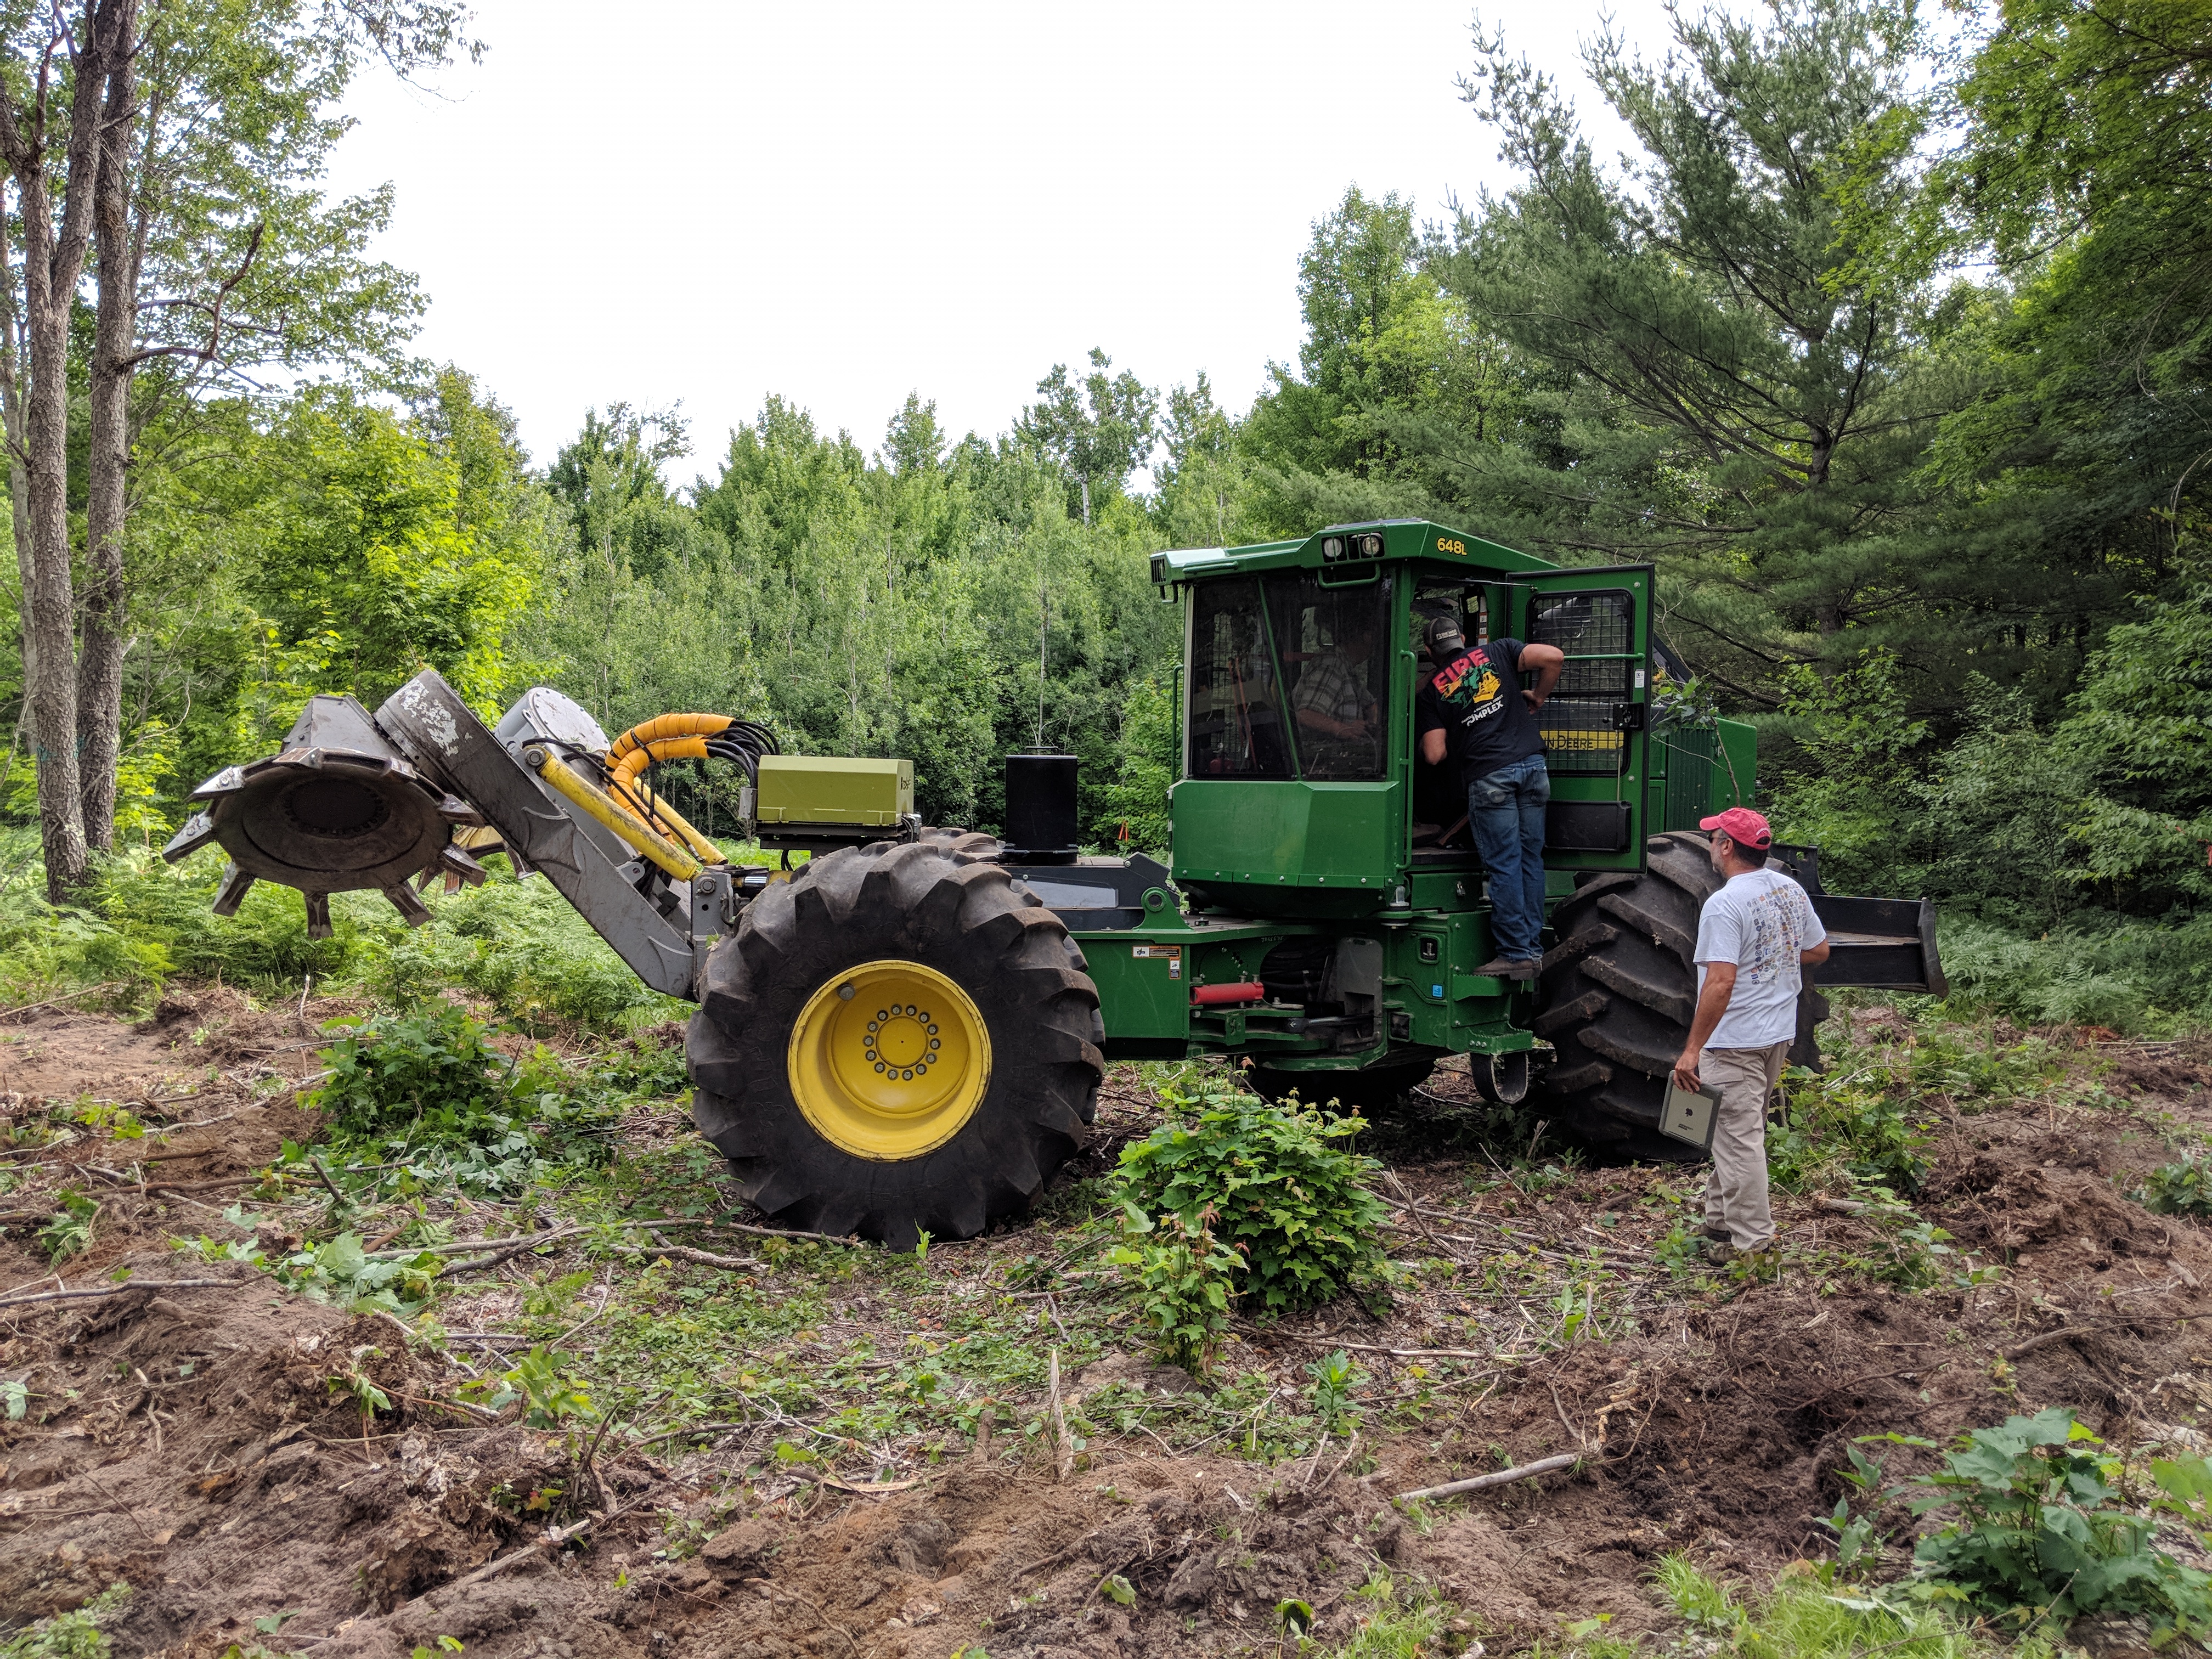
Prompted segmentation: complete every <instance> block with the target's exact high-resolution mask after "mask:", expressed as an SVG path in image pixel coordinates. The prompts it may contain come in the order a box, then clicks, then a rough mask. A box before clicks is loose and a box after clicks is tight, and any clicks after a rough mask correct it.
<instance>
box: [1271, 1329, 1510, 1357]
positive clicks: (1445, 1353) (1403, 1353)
mask: <svg viewBox="0 0 2212 1659" xmlns="http://www.w3.org/2000/svg"><path fill="white" fill-rule="evenodd" d="M1241 1330H1242V1332H1243V1334H1246V1335H1249V1336H1254V1337H1259V1338H1262V1339H1272V1338H1275V1337H1287V1338H1288V1339H1289V1340H1291V1341H1293V1342H1304V1343H1307V1344H1310V1346H1314V1347H1316V1348H1348V1349H1350V1350H1351V1351H1352V1352H1353V1353H1382V1354H1388V1355H1389V1356H1390V1358H1393V1359H1493V1358H1497V1356H1496V1355H1494V1354H1486V1353H1477V1352H1475V1351H1474V1349H1473V1348H1383V1347H1377V1346H1376V1345H1375V1344H1374V1343H1372V1342H1340V1341H1339V1340H1337V1339H1336V1338H1334V1337H1333V1336H1307V1335H1305V1334H1303V1333H1301V1332H1298V1331H1263V1330H1261V1329H1260V1328H1259V1327H1257V1326H1255V1325H1246V1326H1243V1327H1242V1328H1241Z"/></svg>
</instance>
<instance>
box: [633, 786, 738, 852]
mask: <svg viewBox="0 0 2212 1659" xmlns="http://www.w3.org/2000/svg"><path fill="white" fill-rule="evenodd" d="M608 793H610V794H611V795H613V796H614V798H615V799H616V800H617V802H619V803H620V804H621V805H623V806H625V807H627V808H629V810H630V811H633V812H635V813H636V814H637V816H638V817H641V818H642V819H644V820H645V821H646V822H647V823H651V824H654V825H655V826H656V827H657V826H658V825H659V824H661V823H665V824H666V825H667V826H668V827H669V828H670V829H673V830H674V831H675V832H676V834H677V836H678V838H679V839H680V840H682V841H683V842H684V844H685V845H686V846H688V847H690V849H691V850H692V851H693V852H694V853H696V854H698V855H699V862H700V863H702V864H727V863H728V862H729V861H730V860H729V859H728V858H727V857H726V855H725V854H724V853H723V851H722V849H721V848H719V847H717V846H715V845H714V842H711V841H708V839H707V838H706V836H702V835H701V834H700V833H699V832H698V831H697V830H696V829H693V828H692V826H691V821H690V819H689V818H687V817H684V814H683V813H681V812H679V811H677V810H676V809H675V808H674V807H672V806H671V805H669V804H668V802H667V799H666V798H665V797H664V796H660V795H656V794H654V793H653V792H652V791H651V790H649V789H647V788H646V787H645V786H644V785H643V784H642V783H632V784H629V786H627V787H624V786H623V785H621V784H617V785H616V786H615V787H614V788H613V789H611V790H610V791H608Z"/></svg>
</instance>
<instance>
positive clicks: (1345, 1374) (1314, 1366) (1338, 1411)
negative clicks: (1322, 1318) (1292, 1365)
mask: <svg viewBox="0 0 2212 1659" xmlns="http://www.w3.org/2000/svg"><path fill="white" fill-rule="evenodd" d="M1306 1375H1307V1376H1310V1377H1311V1378H1313V1389H1312V1391H1311V1393H1310V1395H1309V1396H1308V1397H1309V1398H1310V1399H1311V1400H1312V1401H1313V1408H1314V1414H1315V1415H1316V1417H1318V1418H1320V1419H1321V1420H1322V1425H1323V1426H1324V1427H1326V1428H1327V1429H1328V1430H1329V1431H1330V1432H1332V1433H1334V1434H1341V1433H1343V1432H1344V1431H1345V1430H1346V1429H1348V1428H1350V1427H1351V1426H1352V1424H1353V1423H1354V1422H1355V1421H1357V1420H1358V1415H1359V1410H1358V1406H1357V1405H1356V1404H1355V1403H1354V1401H1353V1400H1352V1390H1353V1389H1357V1388H1358V1387H1359V1386H1360V1385H1361V1384H1362V1383H1365V1382H1366V1381H1367V1374H1366V1373H1365V1372H1364V1371H1363V1370H1360V1369H1359V1367H1358V1366H1357V1365H1355V1364H1352V1356H1351V1355H1349V1354H1347V1353H1346V1352H1345V1351H1344V1350H1343V1349H1341V1348H1339V1349H1338V1350H1337V1351H1336V1352H1334V1353H1332V1354H1328V1355H1326V1356H1324V1357H1323V1358H1319V1359H1316V1360H1314V1361H1312V1362H1311V1363H1310V1364H1308V1365H1307V1366H1306Z"/></svg>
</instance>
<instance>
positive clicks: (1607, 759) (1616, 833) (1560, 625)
mask: <svg viewBox="0 0 2212 1659" xmlns="http://www.w3.org/2000/svg"><path fill="white" fill-rule="evenodd" d="M1509 591H1510V600H1509V605H1510V611H1511V613H1512V615H1513V622H1514V629H1513V632H1514V633H1515V635H1517V636H1518V637H1519V638H1520V639H1521V641H1522V642H1523V643H1524V644H1529V645H1555V646H1557V647H1559V649H1560V650H1561V651H1562V652H1564V653H1565V654H1566V659H1567V660H1566V666H1565V668H1564V669H1562V670H1561V671H1560V674H1559V685H1558V686H1557V687H1556V688H1555V689H1554V690H1553V693H1552V696H1551V698H1550V700H1549V701H1548V702H1546V703H1545V705H1544V707H1543V708H1542V709H1541V711H1540V712H1539V713H1538V714H1537V716H1536V724H1537V726H1538V727H1539V728H1540V729H1541V731H1542V732H1543V734H1544V744H1545V750H1546V752H1545V757H1544V763H1545V765H1546V767H1547V769H1548V770H1549V771H1550V773H1551V775H1552V805H1551V809H1550V811H1549V812H1548V814H1547V818H1546V823H1545V848H1544V863H1545V865H1546V866H1547V867H1548V868H1551V869H1554V870H1640V869H1642V868H1643V867H1644V796H1645V787H1644V771H1645V761H1644V755H1645V742H1646V738H1645V733H1644V712H1645V708H1644V705H1645V700H1646V698H1647V697H1648V696H1649V695H1650V692H1649V686H1650V662H1649V653H1650V647H1651V592H1652V568H1651V567H1650V565H1648V564H1629V565H1610V566H1601V567H1598V568H1580V569H1573V570H1561V571H1559V572H1557V573H1556V574H1554V573H1551V572H1545V573H1542V574H1537V573H1534V572H1524V571H1516V572H1515V573H1514V579H1513V584H1512V586H1511V588H1510V590H1509ZM1500 608H1501V611H1504V609H1505V608H1506V607H1504V606H1501V607H1500Z"/></svg>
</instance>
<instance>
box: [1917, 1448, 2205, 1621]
mask: <svg viewBox="0 0 2212 1659" xmlns="http://www.w3.org/2000/svg"><path fill="white" fill-rule="evenodd" d="M1884 1438H1887V1439H1889V1440H1893V1441H1895V1442H1896V1443H1899V1444H1904V1445H1915V1446H1926V1445H1928V1444H1929V1442H1927V1441H1923V1440H1917V1439H1911V1438H1909V1437H1904V1436H1897V1435H1891V1436H1886V1437H1884ZM2103 1444H2104V1443H2103V1442H2102V1441H2101V1440H2100V1439H2099V1438H2098V1437H2096V1436H2095V1435H2094V1434H2093V1433H2091V1432H2090V1431H2088V1430H2087V1428H2085V1427H2083V1426H2082V1425H2081V1424H2079V1423H2077V1422H2075V1420H2074V1414H2073V1413H2072V1412H2071V1411H2070V1410H2068V1409H2066V1408H2064V1407H2051V1409H2049V1410H2048V1411H2044V1412H2039V1413H2037V1414H2036V1415H2035V1416H2033V1417H2009V1418H2007V1419H2005V1421H2004V1422H2003V1423H2002V1425H1999V1426H1997V1427H1996V1428H1990V1429H1975V1430H1972V1431H1970V1432H1968V1433H1967V1434H1966V1435H1964V1436H1962V1437H1960V1439H1959V1440H1958V1441H1956V1442H1954V1444H1953V1445H1952V1447H1951V1448H1950V1449H1949V1450H1948V1451H1947V1452H1946V1453H1945V1454H1944V1457H1943V1461H1942V1467H1941V1468H1939V1469H1937V1470H1936V1471H1935V1472H1934V1473H1933V1474H1929V1475H1928V1476H1926V1477H1924V1480H1923V1483H1922V1484H1923V1486H1924V1487H1925V1488H1926V1489H1927V1490H1928V1492H1929V1495H1928V1496H1926V1497H1923V1498H1920V1499H1919V1500H1917V1502H1916V1503H1915V1504H1914V1505H1913V1510H1914V1513H1915V1514H1925V1513H1928V1512H1930V1511H1932V1510H1946V1509H1948V1510H1952V1511H1953V1512H1954V1518H1953V1519H1952V1520H1951V1521H1950V1522H1948V1523H1947V1524H1946V1525H1944V1526H1943V1527H1942V1528H1941V1529H1940V1530H1939V1531H1937V1532H1935V1533H1933V1534H1929V1536H1927V1537H1924V1538H1923V1539H1922V1540H1921V1541H1920V1542H1919V1544H1918V1545H1917V1547H1915V1549H1914V1551H1913V1560H1914V1564H1915V1566H1916V1569H1917V1572H1918V1573H1919V1575H1920V1576H1921V1578H1922V1580H1923V1586H1924V1587H1925V1589H1927V1590H1928V1591H1929V1593H1931V1594H1933V1595H1936V1596H1938V1597H1939V1598H1943V1599H1949V1600H1954V1601H1959V1602H1960V1603H1963V1604H1965V1605H1966V1606H1969V1607H1973V1608H1974V1609H1976V1610H1977V1611H1978V1612H1981V1613H1986V1614H1988V1615H1990V1617H1992V1618H1994V1619H1996V1620H2000V1621H2002V1622H2006V1623H2009V1624H2011V1625H2014V1626H2016V1627H2019V1628H2022V1629H2025V1628H2027V1627H2029V1626H2034V1625H2037V1624H2039V1623H2040V1622H2042V1621H2044V1620H2051V1621H2052V1622H2053V1623H2054V1624H2057V1625H2063V1623H2064V1621H2066V1620H2069V1619H2072V1618H2074V1617H2075V1616H2076V1615H2077V1614H2081V1613H2100V1612H2115V1613H2136V1614H2141V1615H2142V1616H2144V1617H2145V1618H2147V1619H2148V1620H2149V1622H2150V1624H2151V1626H2152V1627H2153V1631H2154V1638H2166V1637H2170V1636H2172V1635H2173V1634H2175V1633H2179V1634H2181V1635H2185V1636H2190V1637H2197V1638H2201V1637H2203V1636H2204V1635H2206V1634H2208V1633H2212V1575H2208V1574H2206V1573H2203V1572H2201V1571H2197V1569H2196V1568H2194V1567H2189V1566H2185V1565H2183V1564H2182V1563H2180V1562H2179V1561H2177V1560H2176V1559H2174V1558H2173V1557H2172V1556H2171V1555H2168V1554H2167V1553H2165V1552H2164V1551H2162V1550H2159V1549H2155V1548H2154V1547H2152V1544H2151V1537H2152V1532H2153V1528H2154V1522H2153V1521H2152V1520H2151V1519H2150V1518H2149V1517H2148V1516H2144V1515H2142V1514H2138V1513H2134V1512H2131V1511H2130V1510H2128V1509H2125V1508H2122V1507H2118V1506H2117V1505H2116V1502H2115V1500H2118V1499H2119V1498H2121V1497H2122V1492H2121V1484H2122V1483H2123V1481H2124V1480H2125V1475H2126V1471H2125V1468H2124V1464H2123V1462H2122V1461H2121V1460H2120V1459H2119V1458H2117V1457H2114V1456H2111V1455H2106V1454H2104V1453H2103V1452H2101V1450H2100V1448H2101V1447H2102V1446H2103ZM2153 1474H2154V1480H2155V1481H2156V1484H2157V1486H2158V1487H2159V1489H2160V1492H2162V1493H2163V1494H2165V1496H2166V1502H2167V1503H2168V1504H2172V1505H2177V1506H2179V1508H2180V1509H2181V1510H2182V1511H2183V1512H2189V1510H2190V1506H2191V1505H2192V1504H2196V1503H2198V1502H2201V1500H2202V1498H2203V1494H2204V1492H2206V1491H2207V1490H2212V1470H2207V1469H2206V1468H2205V1466H2204V1465H2203V1462H2202V1461H2201V1460H2198V1459H2194V1458H2191V1459H2187V1460H2182V1461H2179V1462H2170V1463H2163V1464H2158V1465H2154V1468H2153Z"/></svg>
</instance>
